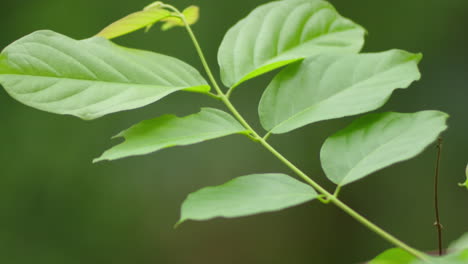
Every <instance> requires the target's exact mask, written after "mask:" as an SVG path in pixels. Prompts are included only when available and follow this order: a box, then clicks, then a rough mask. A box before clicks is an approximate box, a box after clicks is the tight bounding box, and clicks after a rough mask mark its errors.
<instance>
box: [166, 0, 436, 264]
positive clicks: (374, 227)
mask: <svg viewBox="0 0 468 264" xmlns="http://www.w3.org/2000/svg"><path fill="white" fill-rule="evenodd" d="M167 6H168V7H169V8H171V9H173V10H174V11H175V12H177V13H179V15H180V16H181V19H182V20H183V21H184V24H185V28H186V29H187V32H188V34H189V36H190V38H191V39H192V42H193V44H194V45H195V49H196V51H197V53H198V55H199V57H200V60H201V62H202V64H203V67H204V69H205V71H206V74H207V75H208V77H209V79H210V81H211V83H212V85H213V87H214V88H215V90H216V92H217V93H218V96H219V97H220V98H221V100H222V101H223V103H224V104H225V106H226V107H227V108H228V109H229V111H231V113H232V114H233V115H234V117H235V118H236V119H237V120H238V121H239V122H240V123H241V124H242V125H243V126H244V127H245V128H246V129H248V130H249V132H250V134H251V136H252V137H253V138H254V139H255V141H257V142H259V143H260V144H261V145H262V146H263V147H265V148H266V149H267V150H268V151H270V152H271V153H272V154H273V155H274V156H275V157H276V158H277V159H279V160H280V161H281V162H282V163H284V164H285V165H286V166H287V167H288V168H290V169H291V170H292V171H293V172H294V173H296V174H297V175H298V176H299V177H300V178H301V179H303V180H304V181H305V182H307V183H308V184H309V185H311V186H312V187H313V188H315V189H316V190H317V191H318V192H319V193H321V194H322V195H323V196H325V198H326V199H327V200H329V201H330V202H332V203H333V204H335V205H336V206H337V207H338V208H340V209H341V210H343V211H344V212H346V213H347V214H348V215H350V216H351V217H352V218H354V219H355V220H357V221H358V222H360V223H361V224H363V225H364V226H366V227H367V228H368V229H370V230H372V231H374V232H375V233H376V234H377V235H379V236H381V237H382V238H383V239H385V240H387V241H388V242H390V243H392V244H394V245H395V246H397V247H400V248H402V249H403V250H405V251H407V252H408V253H410V254H412V255H414V256H415V257H417V258H419V259H421V260H424V261H426V262H428V263H430V260H429V259H428V257H427V256H426V255H425V254H424V253H422V252H420V251H419V250H417V249H414V248H412V247H410V246H408V245H407V244H405V243H404V242H402V241H401V240H399V239H397V238H396V237H394V236H392V235H391V234H389V233H387V232H386V231H385V230H383V229H382V228H380V227H378V226H377V225H375V224H374V223H372V222H371V221H369V220H367V219H366V218H365V217H363V216H362V215H360V214H359V213H358V212H356V211H354V210H353V209H352V208H350V207H349V206H348V205H346V204H345V203H343V202H342V201H340V200H339V199H338V198H337V197H336V196H334V195H333V194H331V193H329V192H328V191H327V190H326V189H325V188H323V187H322V186H320V185H319V184H318V183H316V182H315V181H314V180H312V179H311V178H310V177H309V176H307V175H306V174H305V173H304V172H302V171H301V170H300V169H299V168H298V167H296V166H295V165H294V164H293V163H291V162H290V161H289V160H288V159H287V158H285V157H284V156H283V155H282V154H281V153H279V152H278V151H277V150H276V149H275V148H274V147H273V146H271V145H270V144H269V143H268V142H267V141H266V140H265V139H264V138H263V137H261V136H259V134H258V133H257V132H256V131H255V130H254V129H253V128H252V127H251V126H250V125H249V123H248V122H247V121H246V120H245V119H244V117H243V116H242V115H241V114H240V113H239V112H238V111H237V109H236V108H235V107H234V105H233V104H232V103H231V101H230V100H229V98H228V96H227V95H226V94H225V93H223V92H222V90H221V88H220V87H219V85H218V83H217V81H216V79H215V78H214V75H213V73H212V71H211V69H210V67H209V65H208V62H207V61H206V58H205V55H204V54H203V51H202V49H201V47H200V44H199V43H198V40H197V38H196V36H195V34H194V33H193V31H192V29H191V27H190V26H189V25H188V23H187V22H186V20H185V17H184V15H183V14H182V13H180V11H178V10H177V9H176V8H174V7H172V6H169V5H167Z"/></svg>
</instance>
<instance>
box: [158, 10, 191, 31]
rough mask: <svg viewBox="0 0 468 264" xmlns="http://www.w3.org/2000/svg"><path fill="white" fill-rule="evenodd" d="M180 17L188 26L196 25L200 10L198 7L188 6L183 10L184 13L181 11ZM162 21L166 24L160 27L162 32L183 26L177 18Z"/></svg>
mask: <svg viewBox="0 0 468 264" xmlns="http://www.w3.org/2000/svg"><path fill="white" fill-rule="evenodd" d="M182 15H184V17H185V21H186V22H187V24H188V25H193V24H195V23H197V22H198V19H199V18H200V8H199V7H198V6H189V7H187V8H186V9H184V11H182ZM162 21H165V22H166V23H164V24H163V25H162V26H161V29H162V30H163V31H166V30H169V29H171V28H173V27H183V26H185V24H184V21H183V20H182V19H180V18H179V17H175V16H173V17H168V18H165V19H163V20H162Z"/></svg>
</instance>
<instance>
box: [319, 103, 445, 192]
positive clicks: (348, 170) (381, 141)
mask: <svg viewBox="0 0 468 264" xmlns="http://www.w3.org/2000/svg"><path fill="white" fill-rule="evenodd" d="M447 118H448V115H447V114H445V113H442V112H439V111H422V112H418V113H412V114H402V113H383V114H369V115H367V116H364V117H362V118H359V119H358V120H356V121H355V122H353V123H352V124H351V125H350V126H348V127H347V128H345V129H343V130H342V131H340V132H338V133H336V134H335V135H333V136H331V137H329V138H328V139H327V140H326V141H325V143H324V144H323V146H322V150H321V152H320V159H321V162H322V167H323V169H324V171H325V173H326V175H327V177H328V178H329V179H330V180H331V181H333V182H334V183H335V184H337V185H339V186H343V185H346V184H349V183H351V182H354V181H357V180H359V179H361V178H363V177H365V176H367V175H369V174H371V173H373V172H375V171H377V170H380V169H382V168H385V167H387V166H390V165H392V164H394V163H397V162H400V161H404V160H408V159H410V158H413V157H415V156H416V155H418V154H419V153H421V152H422V151H423V150H424V149H425V148H426V147H427V146H428V145H429V144H431V143H432V142H433V141H434V140H435V139H437V137H438V135H439V134H440V133H441V132H442V131H444V130H445V129H446V128H447V126H446V124H445V122H446V119H447Z"/></svg>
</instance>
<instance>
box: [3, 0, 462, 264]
mask: <svg viewBox="0 0 468 264" xmlns="http://www.w3.org/2000/svg"><path fill="white" fill-rule="evenodd" d="M265 2H267V1H263V0H237V1H220V0H198V1H188V0H173V1H170V2H169V3H171V4H173V5H176V6H178V7H180V8H183V7H186V6H188V5H190V4H196V5H199V6H200V7H201V10H202V19H201V21H200V22H199V23H198V24H197V25H195V26H194V30H195V32H196V33H197V34H198V36H199V39H200V42H201V44H202V46H203V47H204V50H205V51H206V53H207V57H208V60H209V61H210V62H211V63H212V65H214V66H215V67H217V66H216V65H217V63H216V53H217V48H218V45H219V43H220V42H221V39H222V37H223V35H224V32H226V30H227V29H228V28H229V27H230V26H231V25H233V24H234V23H235V22H236V21H237V20H238V19H240V18H242V17H243V16H245V15H246V14H247V13H248V12H249V11H250V10H251V9H253V8H254V7H255V6H257V5H259V4H262V3H265ZM331 2H332V3H333V4H334V5H335V6H336V7H337V9H338V10H339V11H340V13H342V14H343V15H344V16H346V17H349V18H351V19H353V20H354V21H356V22H358V23H360V24H361V25H363V26H364V27H366V28H367V29H368V31H369V35H368V36H367V43H366V46H365V49H364V50H365V51H369V52H371V51H383V50H387V49H391V48H400V49H406V50H409V51H412V52H422V53H424V60H423V61H422V64H421V71H422V73H423V79H422V80H421V81H419V82H417V83H415V84H414V85H412V86H411V88H410V89H408V90H403V91H400V90H399V91H397V92H396V93H395V94H394V96H393V97H392V99H391V100H390V101H389V102H388V103H387V104H386V105H385V107H383V109H380V110H379V111H387V110H388V111H390V110H391V111H399V112H411V111H418V110H424V109H439V110H442V111H446V112H448V113H449V114H450V115H451V119H450V121H449V125H450V129H449V131H448V132H446V133H445V134H444V139H445V140H444V148H443V157H442V176H441V177H442V182H441V187H440V188H441V194H440V195H441V201H440V202H441V207H442V209H441V214H442V223H443V225H444V226H445V229H444V239H445V241H451V240H453V239H455V238H457V237H458V236H459V235H461V234H462V233H464V232H466V231H468V192H467V191H466V190H463V189H461V188H459V187H457V183H458V182H462V181H463V179H464V169H465V166H466V163H467V162H468V155H467V149H468V137H467V134H468V133H467V131H468V123H467V122H466V121H467V110H468V29H467V28H468V17H467V13H466V12H467V11H466V10H468V2H467V1H466V0H445V1H438V0H393V1H382V0H380V1H376V0H373V1H371V0H353V1H349V0H331ZM148 3H149V2H148V1H146V0H133V1H110V0H100V1H96V0H79V1H78V0H2V2H1V7H0V8H1V10H2V13H1V15H0V27H1V35H0V48H3V47H5V46H6V45H8V44H9V43H11V42H13V41H14V40H16V39H18V38H20V37H22V36H24V35H26V34H29V33H31V32H32V31H35V30H39V29H52V30H54V31H57V32H60V33H63V34H66V35H68V36H71V37H73V38H78V39H80V38H87V37H90V36H92V35H94V34H95V33H97V32H98V31H99V30H100V29H101V28H102V27H104V26H106V25H107V24H109V23H110V22H112V21H113V20H116V19H118V18H120V17H122V16H124V15H126V14H127V13H129V12H132V11H136V10H138V9H140V8H142V7H143V6H145V5H146V4H148ZM116 42H118V43H119V44H122V45H127V46H130V47H135V48H142V49H148V50H153V51H157V52H160V53H165V54H169V55H172V56H175V57H178V58H180V59H182V60H184V61H186V62H188V63H190V64H192V65H194V66H196V67H198V68H199V69H201V67H200V66H201V65H200V62H199V61H198V59H197V57H196V56H195V52H194V51H193V48H192V45H191V43H190V42H189V39H188V37H187V35H186V34H185V32H184V31H183V30H182V29H176V30H172V31H169V32H166V33H163V32H160V31H159V30H157V29H154V30H152V31H151V33H150V34H143V33H142V32H138V33H135V34H132V35H130V36H126V37H123V38H119V39H117V40H116ZM271 77H272V75H267V76H263V77H260V78H257V79H255V80H253V81H250V82H248V83H247V84H244V85H242V87H239V89H238V90H237V93H236V94H235V95H234V97H233V100H234V102H235V103H236V105H237V106H238V107H240V108H241V109H242V113H244V114H245V115H246V116H247V117H248V119H249V120H251V122H252V123H253V124H255V127H259V125H258V118H257V114H256V107H257V106H256V105H257V103H258V100H259V98H260V96H261V93H262V91H263V89H264V87H266V85H267V84H268V82H269V80H270V79H271ZM206 105H210V106H215V107H222V106H221V105H220V104H217V102H211V101H210V99H205V98H204V97H202V96H200V95H196V94H188V93H179V94H175V95H171V96H170V97H168V98H166V99H164V100H162V101H160V102H158V103H156V104H154V105H151V106H148V107H145V108H143V109H139V110H136V111H130V112H123V113H117V114H113V115H110V116H106V117H104V118H101V119H99V120H96V121H92V122H85V121H81V120H78V119H77V118H73V117H68V116H58V115H53V114H48V113H45V112H40V111H37V110H34V109H32V108H28V107H26V106H23V105H21V104H19V103H17V102H15V101H14V100H12V99H11V98H10V97H9V96H8V95H7V94H6V93H5V92H4V91H3V90H0V118H1V125H0V126H1V129H0V141H1V147H0V165H1V167H0V263H9V264H17V263H18V264H26V263H27V264H30V263H34V264H42V263H44V264H46V263H47V264H55V263H61V264H74V263H80V264H83V263H86V264H94V263H96V264H98V263H99V264H104V263H106V264H107V263H109V264H124V263H125V264H128V263H138V264H150V263H154V264H155V263H158V264H159V263H171V264H194V263H195V264H198V263H206V264H211V263H213V264H215V263H216V264H217V263H224V264H231V263H256V264H263V263H271V264H276V263H278V264H280V263H281V264H283V263H294V264H296V263H297V264H301V263H317V264H327V263H331V264H334V263H340V264H347V263H357V262H362V261H365V260H366V259H369V258H371V257H372V256H374V255H376V254H378V253H379V252H380V251H382V250H384V249H386V248H389V247H391V245H390V244H388V243H387V242H385V241H383V240H382V239H381V238H379V237H378V236H376V235H375V234H373V233H371V232H370V231H369V230H367V229H365V228H364V227H362V226H361V225H359V224H358V223H356V222H355V221H354V220H353V219H351V218H350V217H348V216H347V215H345V214H344V213H342V212H341V211H339V210H338V209H337V208H335V207H333V206H324V205H322V204H320V203H318V202H314V203H311V204H306V205H302V206H299V207H295V208H292V209H289V210H285V211H282V212H279V213H270V214H263V215H258V216H255V217H247V218H240V219H234V220H225V219H218V220H214V221H209V222H189V223H186V224H184V225H182V226H181V227H180V228H179V229H177V230H174V229H173V224H174V223H175V222H176V221H177V219H178V217H179V207H180V204H181V202H182V201H183V200H184V198H185V197H186V195H187V194H188V193H190V192H192V191H195V190H197V189H199V188H201V187H203V186H206V185H217V184H220V183H223V182H225V181H227V180H229V179H231V178H233V177H236V176H240V175H246V174H250V173H257V172H285V173H289V171H288V170H287V169H286V168H285V167H284V166H282V165H281V164H280V163H279V162H277V161H276V160H275V159H274V158H273V157H272V156H271V155H270V154H269V153H267V152H266V151H265V150H263V149H262V148H260V147H259V146H256V145H255V144H253V143H252V142H250V141H249V140H246V139H245V138H243V137H242V136H232V137H228V138H223V139H218V140H214V141H210V142H207V143H203V144H198V145H193V146H190V147H186V148H173V149H168V150H164V151H161V152H158V153H155V154H152V155H148V156H144V157H137V158H128V159H124V160H119V161H116V162H107V163H99V164H92V163H91V160H92V159H93V158H95V157H97V156H99V155H100V154H101V153H102V151H104V150H105V149H107V148H108V147H110V146H112V145H113V144H115V143H116V141H111V140H110V137H111V136H113V135H115V134H116V133H117V132H119V131H121V130H123V129H125V128H127V127H129V126H130V125H132V124H134V123H136V122H138V121H140V120H144V119H149V118H153V117H156V116H159V115H162V114H165V113H176V114H178V115H186V114H190V113H193V112H196V111H198V109H199V108H200V107H201V106H206ZM353 119H354V117H352V118H346V119H343V120H333V121H327V122H320V123H318V124H313V125H310V126H308V127H306V128H304V129H301V130H298V131H295V132H293V133H290V134H287V135H281V136H275V137H273V138H272V143H273V145H275V146H276V147H277V148H278V149H280V150H281V151H282V152H284V154H285V155H286V156H287V157H289V158H291V160H293V161H295V163H297V164H298V165H299V166H300V167H301V168H302V169H304V170H305V171H306V172H308V173H309V174H310V175H312V176H314V177H315V178H316V179H317V180H318V181H319V182H321V183H323V184H324V185H325V186H327V188H328V189H330V190H331V189H332V188H333V186H332V185H331V184H329V183H328V182H327V181H326V180H325V177H324V176H323V172H322V170H321V169H320V164H319V156H318V153H319V148H320V146H321V144H322V143H323V141H324V140H325V138H326V137H327V136H329V135H330V134H332V133H334V132H335V131H337V130H338V129H340V128H343V127H344V126H346V124H349V123H350V121H351V120H353ZM435 154H436V149H435V146H433V147H430V148H428V149H427V150H426V151H425V152H424V153H423V154H422V155H420V156H419V157H417V158H415V159H413V160H411V161H408V162H404V163H401V164H398V165H396V166H393V167H391V168H388V169H385V170H383V171H380V172H378V173H375V175H373V176H372V177H369V178H367V179H366V180H363V181H360V182H358V183H355V184H352V185H350V186H349V187H347V188H345V190H344V191H343V193H342V198H343V200H344V201H346V202H347V203H348V204H350V205H351V206H352V207H353V208H355V209H357V210H358V211H360V212H362V214H364V215H365V216H366V217H368V218H369V219H371V220H373V221H375V222H376V223H378V224H379V225H380V226H382V227H383V228H385V229H387V230H388V231H390V232H391V233H392V234H394V235H396V236H397V237H399V238H401V239H402V240H404V241H406V242H408V243H409V244H410V245H413V246H415V247H417V248H420V249H423V250H433V249H434V248H435V247H436V245H437V244H436V233H435V228H434V226H433V225H432V224H433V222H434V212H433V171H434V161H435Z"/></svg>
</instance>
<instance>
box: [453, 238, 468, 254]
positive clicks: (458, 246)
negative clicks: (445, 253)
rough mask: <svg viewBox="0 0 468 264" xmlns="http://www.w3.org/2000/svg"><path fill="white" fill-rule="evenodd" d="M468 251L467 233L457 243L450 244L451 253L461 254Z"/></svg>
mask: <svg viewBox="0 0 468 264" xmlns="http://www.w3.org/2000/svg"><path fill="white" fill-rule="evenodd" d="M466 249H468V233H465V234H464V235H463V236H461V237H460V238H459V239H457V240H456V241H453V242H452V243H450V246H449V251H451V252H459V251H463V250H466Z"/></svg>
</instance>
